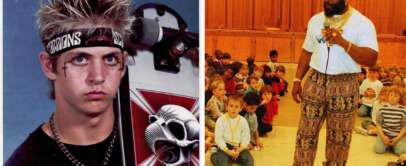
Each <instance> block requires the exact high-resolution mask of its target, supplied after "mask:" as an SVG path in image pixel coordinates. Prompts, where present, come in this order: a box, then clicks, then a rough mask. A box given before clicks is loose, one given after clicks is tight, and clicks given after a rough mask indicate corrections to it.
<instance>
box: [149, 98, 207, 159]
mask: <svg viewBox="0 0 406 166" xmlns="http://www.w3.org/2000/svg"><path fill="white" fill-rule="evenodd" d="M149 123H150V124H149V125H148V127H147V128H146V129H145V139H146V141H147V143H148V146H149V148H150V149H151V150H152V151H153V152H154V153H155V154H156V155H157V156H158V160H159V161H160V162H161V163H162V164H164V165H167V166H177V165H182V164H185V163H188V162H190V161H191V155H192V151H193V149H195V148H196V147H197V146H198V145H199V122H198V121H197V119H196V117H195V116H193V114H192V113H191V112H190V111H189V110H187V109H186V108H184V107H181V106H178V105H171V104H169V105H164V106H162V107H161V108H160V109H159V111H158V112H157V113H156V114H155V115H150V116H149Z"/></svg>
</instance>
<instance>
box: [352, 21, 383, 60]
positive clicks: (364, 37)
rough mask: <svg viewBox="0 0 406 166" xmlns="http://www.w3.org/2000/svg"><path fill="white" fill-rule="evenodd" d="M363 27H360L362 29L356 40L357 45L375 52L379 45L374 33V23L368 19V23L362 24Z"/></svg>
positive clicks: (377, 50)
mask: <svg viewBox="0 0 406 166" xmlns="http://www.w3.org/2000/svg"><path fill="white" fill-rule="evenodd" d="M364 25H365V26H364V28H362V31H361V33H360V36H359V40H358V43H357V44H358V46H359V47H368V48H371V49H373V50H375V51H376V52H379V47H378V39H377V35H376V30H375V25H374V24H373V23H372V22H371V21H368V23H366V24H364Z"/></svg>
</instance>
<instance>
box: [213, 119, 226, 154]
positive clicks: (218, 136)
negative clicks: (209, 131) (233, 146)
mask: <svg viewBox="0 0 406 166" xmlns="http://www.w3.org/2000/svg"><path fill="white" fill-rule="evenodd" d="M224 129H225V123H224V117H220V118H219V119H217V122H216V128H215V129H214V137H215V139H214V141H215V142H216V145H217V146H218V147H219V148H220V149H221V150H223V151H224V150H225V149H227V145H226V141H225V140H224V133H225V131H224Z"/></svg>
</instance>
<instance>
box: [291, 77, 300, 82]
mask: <svg viewBox="0 0 406 166" xmlns="http://www.w3.org/2000/svg"><path fill="white" fill-rule="evenodd" d="M293 82H302V79H299V78H297V77H295V78H293Z"/></svg>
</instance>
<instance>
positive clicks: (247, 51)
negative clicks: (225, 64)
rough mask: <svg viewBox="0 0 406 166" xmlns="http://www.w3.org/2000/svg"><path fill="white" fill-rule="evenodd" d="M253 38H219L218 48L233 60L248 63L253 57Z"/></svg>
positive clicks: (220, 36) (227, 36) (219, 36)
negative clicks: (247, 60) (228, 54)
mask: <svg viewBox="0 0 406 166" xmlns="http://www.w3.org/2000/svg"><path fill="white" fill-rule="evenodd" d="M251 44H252V42H251V37H249V36H229V35H226V36H222V35H218V36H217V47H216V48H218V49H220V50H222V51H223V52H228V53H230V55H231V58H232V59H233V60H240V61H246V59H247V57H248V56H251V55H252V52H251V47H252V45H251Z"/></svg>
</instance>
